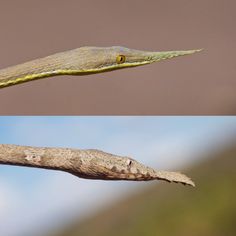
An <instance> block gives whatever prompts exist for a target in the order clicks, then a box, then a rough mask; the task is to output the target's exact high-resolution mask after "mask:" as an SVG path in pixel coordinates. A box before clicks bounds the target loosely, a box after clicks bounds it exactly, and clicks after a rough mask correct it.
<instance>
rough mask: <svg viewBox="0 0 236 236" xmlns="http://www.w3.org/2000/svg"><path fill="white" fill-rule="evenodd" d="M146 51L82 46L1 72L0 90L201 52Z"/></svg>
mask: <svg viewBox="0 0 236 236" xmlns="http://www.w3.org/2000/svg"><path fill="white" fill-rule="evenodd" d="M199 51H201V49H197V50H187V51H166V52H147V51H140V50H134V49H129V48H125V47H120V46H113V47H81V48H77V49H74V50H69V51H65V52H60V53H56V54H53V55H50V56H47V57H44V58H39V59H36V60H32V61H29V62H25V63H23V64H19V65H16V66H11V67H8V68H5V69H1V70H0V88H3V87H8V86H12V85H15V84H20V83H24V82H28V81H31V80H36V79H40V78H45V77H51V76H56V75H86V74H93V73H101V72H106V71H112V70H117V69H122V68H128V67H134V66H141V65H145V64H150V63H153V62H157V61H160V60H164V59H169V58H173V57H177V56H183V55H188V54H192V53H195V52H199Z"/></svg>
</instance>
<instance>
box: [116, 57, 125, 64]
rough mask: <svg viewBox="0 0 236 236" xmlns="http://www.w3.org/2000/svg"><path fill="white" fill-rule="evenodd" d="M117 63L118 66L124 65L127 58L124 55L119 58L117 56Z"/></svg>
mask: <svg viewBox="0 0 236 236" xmlns="http://www.w3.org/2000/svg"><path fill="white" fill-rule="evenodd" d="M116 62H117V63H118V64H122V63H124V62H125V56H124V55H119V56H117V57H116Z"/></svg>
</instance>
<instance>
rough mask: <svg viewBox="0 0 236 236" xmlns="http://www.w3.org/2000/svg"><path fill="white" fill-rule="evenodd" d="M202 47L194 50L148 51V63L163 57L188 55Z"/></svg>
mask: <svg viewBox="0 0 236 236" xmlns="http://www.w3.org/2000/svg"><path fill="white" fill-rule="evenodd" d="M200 51H202V49H194V50H186V51H166V52H150V53H148V55H147V58H148V60H149V61H150V63H152V62H157V61H161V60H165V59H170V58H173V57H179V56H185V55H190V54H193V53H195V52H200Z"/></svg>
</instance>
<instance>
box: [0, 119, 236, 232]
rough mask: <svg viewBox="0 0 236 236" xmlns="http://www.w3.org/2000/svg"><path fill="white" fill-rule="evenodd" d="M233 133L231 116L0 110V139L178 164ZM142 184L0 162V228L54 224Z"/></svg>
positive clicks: (186, 162) (234, 126)
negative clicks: (1, 113) (6, 113)
mask: <svg viewBox="0 0 236 236" xmlns="http://www.w3.org/2000/svg"><path fill="white" fill-rule="evenodd" d="M235 134H236V118H235V117H155V116H153V117H135V116H132V117H119V116H118V117H117V116H116V117H86V116H84V117H0V143H2V144H18V145H32V146H51V147H73V148H95V149H101V150H103V151H106V152H111V153H114V154H118V155H124V156H130V157H132V158H135V159H137V160H138V161H140V162H142V163H144V164H146V165H149V166H151V167H154V168H160V169H171V170H176V169H177V170H180V171H181V170H182V169H184V167H185V165H191V164H192V163H194V162H196V161H198V160H199V159H200V157H201V156H204V155H203V154H204V153H205V152H208V151H212V150H217V149H219V148H221V146H223V145H224V144H225V143H227V141H228V140H230V139H232V138H236V135H235ZM150 184H151V183H145V182H144V183H143V182H140V183H134V182H125V181H122V182H119V181H118V182H106V181H96V180H84V179H79V178H76V177H75V176H72V175H69V174H67V173H63V172H57V171H50V170H41V169H34V168H23V167H13V166H3V165H1V166H0V235H8V236H13V235H17V236H18V235H20V234H21V233H23V232H25V231H28V230H29V229H34V228H35V229H37V227H39V228H42V227H43V228H44V229H47V228H50V227H51V228H52V227H56V226H57V225H60V224H62V223H63V222H67V221H68V220H69V219H71V218H73V217H74V216H77V217H83V216H85V215H88V214H90V213H92V209H95V210H96V209H99V208H101V207H102V206H104V205H105V204H106V203H107V202H112V201H114V200H116V199H117V198H120V197H123V196H124V195H125V194H127V193H129V192H130V191H135V190H136V189H139V188H142V187H145V186H148V185H150ZM170 187H171V185H170ZM22 213H24V214H22ZM61 213H63V214H61ZM58 215H61V217H60V218H58ZM22 216H23V217H22ZM12 225H14V227H9V226H12Z"/></svg>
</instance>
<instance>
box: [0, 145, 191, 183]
mask: <svg viewBox="0 0 236 236" xmlns="http://www.w3.org/2000/svg"><path fill="white" fill-rule="evenodd" d="M0 164H6V165H16V166H27V167H37V168H44V169H52V170H61V171H65V172H69V173H70V174H73V175H75V176H77V177H80V178H85V179H101V180H133V181H148V180H165V181H168V182H176V183H182V184H185V185H186V184H187V185H191V186H195V184H194V182H193V181H192V180H191V179H190V178H188V177H187V176H186V175H184V174H181V173H179V172H170V171H156V170H154V169H152V168H150V167H147V166H145V165H143V164H141V163H139V162H138V161H136V160H134V159H132V158H130V157H121V156H118V155H113V154H110V153H106V152H103V151H99V150H95V149H86V150H82V149H71V148H45V147H29V146H18V145H9V144H0Z"/></svg>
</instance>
